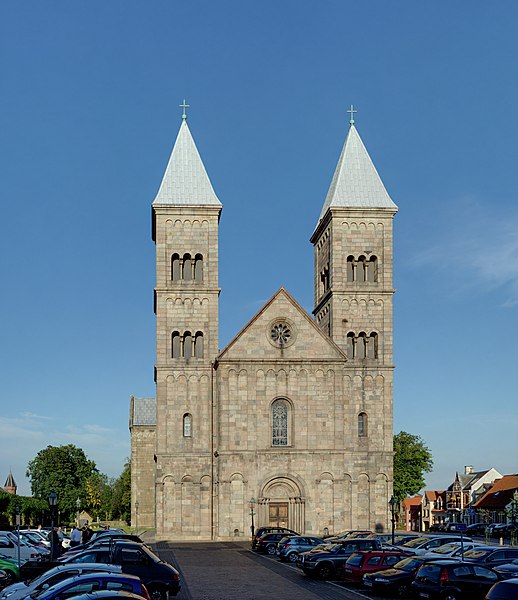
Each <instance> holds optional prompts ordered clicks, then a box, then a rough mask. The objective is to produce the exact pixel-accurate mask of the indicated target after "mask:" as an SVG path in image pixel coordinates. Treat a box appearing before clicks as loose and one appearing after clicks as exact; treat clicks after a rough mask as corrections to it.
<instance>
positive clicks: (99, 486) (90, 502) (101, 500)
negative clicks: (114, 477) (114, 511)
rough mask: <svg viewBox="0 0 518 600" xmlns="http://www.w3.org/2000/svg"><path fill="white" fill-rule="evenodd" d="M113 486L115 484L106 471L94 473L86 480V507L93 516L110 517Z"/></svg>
mask: <svg viewBox="0 0 518 600" xmlns="http://www.w3.org/2000/svg"><path fill="white" fill-rule="evenodd" d="M112 487H113V484H112V483H111V482H110V481H109V480H108V476H107V475H104V473H94V474H92V475H91V476H90V477H89V478H88V479H87V480H86V483H85V502H86V509H87V510H88V512H89V513H90V514H91V515H92V517H94V518H97V517H98V518H99V519H108V515H110V514H111V500H112Z"/></svg>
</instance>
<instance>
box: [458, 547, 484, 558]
mask: <svg viewBox="0 0 518 600" xmlns="http://www.w3.org/2000/svg"><path fill="white" fill-rule="evenodd" d="M488 554H489V550H484V549H483V548H481V549H480V550H469V551H468V552H465V553H464V558H484V556H487V555H488Z"/></svg>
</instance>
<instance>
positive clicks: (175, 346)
mask: <svg viewBox="0 0 518 600" xmlns="http://www.w3.org/2000/svg"><path fill="white" fill-rule="evenodd" d="M181 354H182V351H181V341H180V332H179V331H173V333H172V335H171V356H172V357H173V358H180V357H181Z"/></svg>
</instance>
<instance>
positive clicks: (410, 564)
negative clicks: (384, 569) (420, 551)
mask: <svg viewBox="0 0 518 600" xmlns="http://www.w3.org/2000/svg"><path fill="white" fill-rule="evenodd" d="M422 564H423V561H422V560H418V559H416V558H414V557H413V556H409V557H408V558H404V559H403V560H400V561H399V562H398V563H396V564H395V565H394V567H393V568H394V569H399V570H401V571H415V570H416V569H418V568H419V567H420V566H421V565H422Z"/></svg>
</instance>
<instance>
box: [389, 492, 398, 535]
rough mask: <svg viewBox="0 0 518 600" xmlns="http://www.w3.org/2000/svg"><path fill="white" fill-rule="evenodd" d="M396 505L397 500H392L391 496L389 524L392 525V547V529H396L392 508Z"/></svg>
mask: <svg viewBox="0 0 518 600" xmlns="http://www.w3.org/2000/svg"><path fill="white" fill-rule="evenodd" d="M396 504H397V500H396V499H395V498H394V496H392V497H391V498H390V500H389V505H390V514H391V519H390V521H391V523H392V545H394V542H395V540H394V529H395V528H396V517H395V516H394V508H395V506H396Z"/></svg>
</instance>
